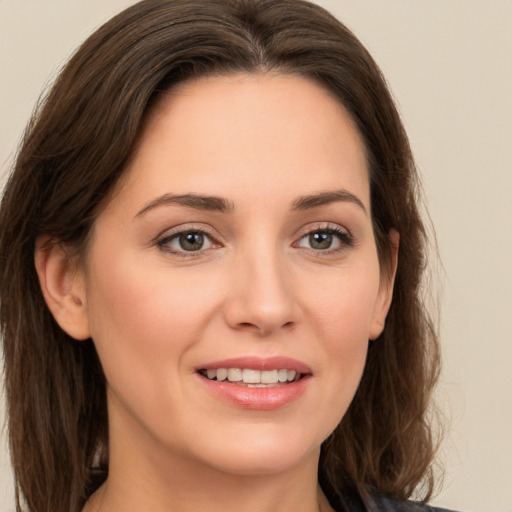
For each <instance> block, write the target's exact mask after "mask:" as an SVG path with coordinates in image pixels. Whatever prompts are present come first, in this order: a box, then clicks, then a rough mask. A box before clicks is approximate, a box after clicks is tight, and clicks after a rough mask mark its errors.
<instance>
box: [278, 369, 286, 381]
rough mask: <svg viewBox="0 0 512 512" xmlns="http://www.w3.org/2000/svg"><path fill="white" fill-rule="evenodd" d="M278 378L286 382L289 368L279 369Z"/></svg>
mask: <svg viewBox="0 0 512 512" xmlns="http://www.w3.org/2000/svg"><path fill="white" fill-rule="evenodd" d="M277 378H278V379H279V382H286V381H287V380H288V370H286V369H285V370H278V371H277Z"/></svg>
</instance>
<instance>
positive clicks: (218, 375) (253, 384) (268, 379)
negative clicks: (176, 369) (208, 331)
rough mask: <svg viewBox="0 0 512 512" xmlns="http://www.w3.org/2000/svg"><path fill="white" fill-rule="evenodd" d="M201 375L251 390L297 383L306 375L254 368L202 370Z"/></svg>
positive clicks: (280, 369)
mask: <svg viewBox="0 0 512 512" xmlns="http://www.w3.org/2000/svg"><path fill="white" fill-rule="evenodd" d="M199 374H200V375H202V376H203V377H206V378H207V379H208V380H212V381H216V382H224V381H226V382H230V383H233V384H237V385H239V386H246V387H249V388H269V387H277V386H284V385H286V384H289V383H291V382H297V381H298V380H300V379H301V378H303V377H304V374H302V373H300V372H298V371H296V370H293V369H288V368H279V369H278V368H275V369H267V370H255V369H252V368H208V369H205V368H204V369H200V370H199Z"/></svg>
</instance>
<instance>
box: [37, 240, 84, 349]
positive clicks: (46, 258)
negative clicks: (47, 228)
mask: <svg viewBox="0 0 512 512" xmlns="http://www.w3.org/2000/svg"><path fill="white" fill-rule="evenodd" d="M35 266H36V271H37V275H38V277H39V284H40V286H41V291H42V292H43V296H44V299H45V301H46V304H47V305H48V308H49V309H50V311H51V312H52V314H53V316H54V318H55V320H56V321H57V323H58V324H59V325H60V327H61V328H62V329H63V330H64V331H65V332H67V333H68V334H69V335H70V336H71V337H73V338H75V339H77V340H85V339H87V338H89V337H90V331H89V320H88V316H87V310H86V301H85V299H86V293H85V279H84V276H83V272H82V271H81V270H80V269H79V268H78V265H77V264H76V261H74V260H73V258H71V257H70V255H69V253H68V252H66V250H65V248H64V247H63V246H62V244H60V243H58V242H55V241H53V240H50V239H49V237H47V236H41V237H39V238H38V239H37V240H36V248H35Z"/></svg>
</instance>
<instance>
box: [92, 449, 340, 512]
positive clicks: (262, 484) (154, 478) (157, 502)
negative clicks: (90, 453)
mask: <svg viewBox="0 0 512 512" xmlns="http://www.w3.org/2000/svg"><path fill="white" fill-rule="evenodd" d="M111 455H113V454H111ZM132 462H133V461H132ZM139 462H141V461H139ZM160 462H161V461H160ZM317 465H318V455H317V454H313V455H311V457H309V460H306V461H304V463H303V464H301V465H300V466H298V467H295V468H292V469H290V470H287V471H282V472H280V473H275V474H272V475H233V474H227V473H225V472H222V471H218V470H216V469H212V468H209V467H204V466H203V467H202V466H200V465H198V464H196V463H193V462H186V461H185V462H184V461H180V464H176V461H173V462H172V463H170V464H169V465H168V466H167V467H166V468H163V467H162V464H161V463H159V464H157V465H148V464H146V463H138V464H137V465H136V466H133V465H129V464H127V461H126V460H125V461H119V463H116V460H115V458H114V459H112V458H111V465H110V472H109V477H108V479H107V481H106V482H105V484H104V485H103V486H102V487H101V488H100V489H99V490H98V492H97V493H96V494H95V495H94V496H93V497H92V498H91V500H89V502H88V504H87V506H86V507H85V509H84V512H121V511H122V512H136V511H137V512H138V511H140V510H151V511H152V512H164V511H165V512H196V511H197V510H208V511H209V512H226V510H237V512H261V511H262V510H265V512H290V511H293V512H319V511H320V512H330V511H332V508H331V507H330V506H329V503H328V502H327V499H326V498H325V496H324V494H323V492H322V490H321V489H320V487H319V486H318V484H317ZM134 467H136V468H137V469H136V470H134Z"/></svg>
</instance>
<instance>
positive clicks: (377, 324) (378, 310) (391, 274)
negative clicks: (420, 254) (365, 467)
mask: <svg viewBox="0 0 512 512" xmlns="http://www.w3.org/2000/svg"><path fill="white" fill-rule="evenodd" d="M389 240H390V250H391V254H390V264H389V269H388V270H386V272H385V273H383V274H382V282H381V284H380V289H379V294H378V297H377V301H376V303H375V309H374V313H373V318H372V321H371V325H370V332H369V336H368V337H369V339H370V340H375V339H377V338H378V337H379V336H380V335H381V334H382V331H383V330H384V326H385V324H386V316H387V314H388V311H389V308H390V306H391V301H392V300H393V286H394V284H395V275H396V269H397V265H398V247H399V245H400V233H398V231H396V230H395V229H392V230H391V231H390V232H389Z"/></svg>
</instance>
